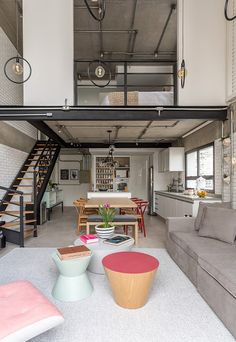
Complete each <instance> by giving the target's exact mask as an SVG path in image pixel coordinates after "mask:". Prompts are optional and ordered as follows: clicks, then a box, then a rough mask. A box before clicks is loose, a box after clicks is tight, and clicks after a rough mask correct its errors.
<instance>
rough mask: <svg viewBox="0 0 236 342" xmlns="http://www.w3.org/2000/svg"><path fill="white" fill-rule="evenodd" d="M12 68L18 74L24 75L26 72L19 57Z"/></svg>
mask: <svg viewBox="0 0 236 342" xmlns="http://www.w3.org/2000/svg"><path fill="white" fill-rule="evenodd" d="M12 70H13V72H14V73H15V74H16V75H17V76H20V75H22V74H23V72H24V69H23V66H22V65H21V64H20V60H19V58H17V57H16V61H15V63H13V65H12Z"/></svg>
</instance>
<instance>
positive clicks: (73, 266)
mask: <svg viewBox="0 0 236 342" xmlns="http://www.w3.org/2000/svg"><path fill="white" fill-rule="evenodd" d="M52 259H53V261H54V262H55V264H56V266H57V268H58V270H59V272H60V274H59V277H58V279H57V281H56V284H55V285H54V287H53V290H52V295H53V297H54V298H56V299H58V300H60V301H63V302H73V301H76V300H81V299H84V298H86V297H88V296H89V295H90V294H91V293H92V292H93V287H92V285H91V283H90V281H89V279H88V276H87V274H86V269H87V267H88V264H89V262H90V259H91V256H84V257H80V258H74V259H70V260H61V259H60V258H59V256H58V254H57V253H53V255H52Z"/></svg>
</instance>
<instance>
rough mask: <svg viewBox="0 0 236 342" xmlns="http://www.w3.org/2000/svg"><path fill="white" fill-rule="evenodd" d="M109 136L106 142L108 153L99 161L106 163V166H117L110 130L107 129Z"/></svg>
mask: <svg viewBox="0 0 236 342" xmlns="http://www.w3.org/2000/svg"><path fill="white" fill-rule="evenodd" d="M107 133H108V135H109V137H108V144H109V150H108V154H107V156H106V158H105V159H104V160H103V161H102V162H101V164H102V165H106V166H107V167H113V168H115V167H117V166H118V162H117V161H116V160H114V156H113V154H114V152H115V146H114V145H112V144H111V133H112V131H111V130H108V131H107Z"/></svg>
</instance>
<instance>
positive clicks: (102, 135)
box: [47, 120, 204, 143]
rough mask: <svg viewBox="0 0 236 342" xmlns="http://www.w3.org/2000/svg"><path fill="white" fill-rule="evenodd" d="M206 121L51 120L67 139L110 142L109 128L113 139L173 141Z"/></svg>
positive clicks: (58, 132)
mask: <svg viewBox="0 0 236 342" xmlns="http://www.w3.org/2000/svg"><path fill="white" fill-rule="evenodd" d="M203 122H204V121H202V120H191V121H190V120H188V121H161V122H150V121H119V122H118V121H111V122H106V121H104V122H101V121H81V122H76V121H48V122H47V124H48V126H50V127H51V128H52V129H53V130H54V131H55V132H56V133H57V134H58V135H60V136H61V137H62V138H63V139H64V140H65V141H66V142H80V143H107V142H108V133H107V131H108V130H111V131H112V133H111V141H112V142H113V143H122V142H127V143H129V142H130V143H131V142H135V143H136V142H140V143H141V142H171V141H173V140H176V139H178V138H180V137H182V136H183V135H184V134H185V133H186V132H188V131H190V130H192V129H194V128H195V127H197V126H199V125H200V124H202V123H203Z"/></svg>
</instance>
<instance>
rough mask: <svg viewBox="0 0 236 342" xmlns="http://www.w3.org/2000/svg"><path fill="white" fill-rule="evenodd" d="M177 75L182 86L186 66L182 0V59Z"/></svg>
mask: <svg viewBox="0 0 236 342" xmlns="http://www.w3.org/2000/svg"><path fill="white" fill-rule="evenodd" d="M177 75H178V77H179V78H180V84H181V88H184V86H185V77H186V67H185V59H184V0H182V61H181V65H180V69H179V70H178V72H177Z"/></svg>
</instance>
